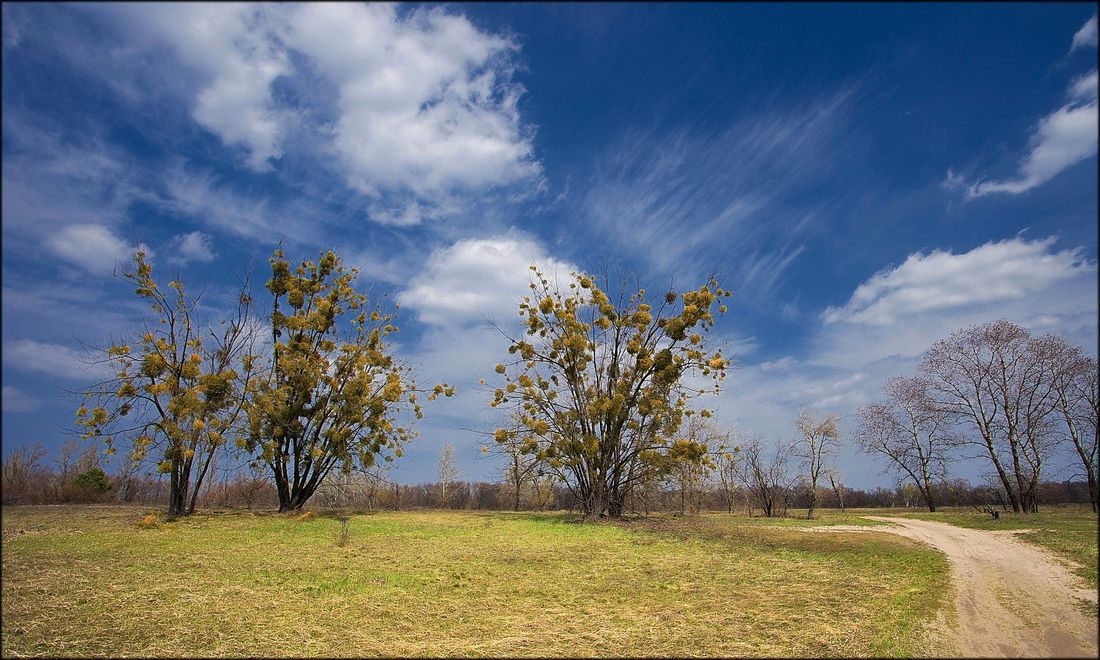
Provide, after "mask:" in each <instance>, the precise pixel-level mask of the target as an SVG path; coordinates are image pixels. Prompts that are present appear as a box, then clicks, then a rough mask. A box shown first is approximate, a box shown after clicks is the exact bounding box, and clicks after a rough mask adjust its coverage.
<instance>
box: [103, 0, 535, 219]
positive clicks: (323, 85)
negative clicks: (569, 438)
mask: <svg viewBox="0 0 1100 660" xmlns="http://www.w3.org/2000/svg"><path fill="white" fill-rule="evenodd" d="M106 11H111V12H116V13H121V15H122V16H123V18H124V19H126V20H128V21H131V22H132V23H133V24H135V25H136V26H137V27H138V28H140V29H143V30H144V31H145V32H146V33H149V34H153V35H155V37H156V38H158V39H159V42H160V43H167V44H168V45H170V46H171V47H172V49H173V50H174V51H175V52H176V54H177V55H178V57H179V58H180V60H182V61H183V62H184V63H186V64H188V65H190V66H191V67H193V68H194V69H196V70H197V71H199V72H200V77H201V78H202V82H201V83H200V85H199V87H200V89H199V90H198V91H197V93H196V99H195V102H194V103H195V106H194V109H193V116H194V118H195V120H196V121H197V122H198V123H200V124H201V125H203V126H204V127H206V128H207V129H209V130H210V131H212V132H213V133H215V134H216V135H218V136H219V137H220V138H221V139H222V141H223V142H225V143H226V144H242V145H244V146H245V147H246V148H247V150H248V163H249V164H250V165H251V166H252V167H254V168H257V169H264V168H267V167H270V164H271V161H272V160H273V159H275V158H278V157H281V156H283V155H285V151H286V150H287V149H288V148H290V147H291V145H292V140H291V139H290V138H291V133H292V132H294V131H312V134H311V137H313V138H320V140H317V139H309V140H300V141H299V143H301V144H309V143H316V142H318V141H320V142H322V143H324V144H325V145H327V146H326V147H324V148H322V149H320V150H319V151H321V152H322V155H323V156H325V157H328V158H331V156H333V155H335V157H336V159H337V161H338V163H339V165H340V167H341V174H342V175H343V176H344V177H345V179H346V181H347V183H348V184H349V185H350V186H351V187H353V188H354V189H356V190H358V191H360V192H362V193H365V194H367V195H369V196H371V197H372V198H374V199H375V200H376V201H383V202H384V204H381V205H379V206H377V207H376V210H378V211H379V213H378V220H379V221H381V222H383V223H385V222H389V223H395V224H415V223H417V222H419V221H420V220H421V219H422V218H423V217H431V216H432V215H433V213H435V214H438V212H437V211H433V209H435V207H441V206H443V207H445V206H447V205H448V197H449V196H450V195H451V194H452V193H461V192H464V191H481V190H485V189H488V188H493V187H496V186H502V185H507V184H512V183H516V182H519V181H534V182H536V183H537V180H538V179H539V177H540V173H541V166H540V165H539V163H538V161H537V160H536V159H535V157H534V146H533V141H532V136H531V130H530V128H529V127H525V126H523V125H522V123H521V121H520V116H519V111H518V108H517V101H518V100H519V97H520V96H521V94H522V93H523V89H522V87H521V86H520V85H518V84H516V83H515V82H514V81H513V80H512V78H513V70H514V66H513V64H512V56H513V54H514V53H515V52H516V51H517V50H518V46H517V45H516V44H515V43H513V42H512V41H511V40H510V39H508V38H507V37H504V36H500V35H495V34H489V33H486V32H483V31H481V30H479V29H478V28H477V27H475V26H474V25H473V24H472V23H471V22H470V21H469V20H467V19H466V18H465V17H464V16H461V15H457V14H453V13H449V12H447V11H445V10H443V9H439V8H436V9H424V8H417V9H414V10H412V11H409V12H404V13H403V14H399V12H398V9H397V8H396V6H395V5H393V4H388V3H385V4H383V3H376V4H374V3H372V4H365V3H307V4H300V5H228V6H227V5H203V4H198V5H191V4H185V3H184V4H163V5H153V6H149V5H145V6H137V5H133V6H123V7H120V8H110V9H108V10H106ZM292 79H293V80H297V81H299V82H302V83H303V85H304V86H305V87H306V88H308V90H309V91H308V93H306V92H304V93H301V94H297V96H296V97H295V98H293V99H291V100H288V99H287V98H284V95H281V94H280V93H278V92H277V90H276V87H277V85H276V83H277V82H278V81H279V80H292ZM325 90H332V91H330V92H326V91H325Z"/></svg>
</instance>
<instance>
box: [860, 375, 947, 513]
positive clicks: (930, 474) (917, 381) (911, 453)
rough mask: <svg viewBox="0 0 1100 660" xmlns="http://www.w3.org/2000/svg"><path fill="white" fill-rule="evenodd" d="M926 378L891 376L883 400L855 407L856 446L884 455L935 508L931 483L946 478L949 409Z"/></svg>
mask: <svg viewBox="0 0 1100 660" xmlns="http://www.w3.org/2000/svg"><path fill="white" fill-rule="evenodd" d="M930 386H931V384H930V382H929V381H928V379H926V378H905V377H901V376H898V377H894V378H891V379H890V380H888V381H886V384H885V385H883V388H882V390H883V393H884V394H885V395H886V400H885V401H884V402H882V403H871V404H868V405H866V406H862V407H861V408H859V409H858V410H857V411H856V415H857V416H858V417H859V426H858V428H857V429H856V434H855V439H856V443H857V444H858V445H859V448H860V449H861V450H862V451H864V452H866V453H869V454H878V455H880V456H884V457H886V459H887V468H886V469H887V471H889V472H892V473H893V474H894V476H896V477H897V478H898V479H899V480H902V481H904V480H909V481H911V482H912V483H913V485H915V486H916V487H917V490H918V491H919V492H920V495H921V497H922V498H924V503H925V505H927V506H928V510H929V511H935V510H936V504H937V503H936V498H935V489H934V487H933V486H934V484H935V483H937V482H942V481H943V480H944V479H946V478H947V451H948V449H949V448H950V446H951V439H950V437H949V435H948V432H947V431H948V421H947V415H946V414H945V413H944V412H943V411H942V410H941V409H939V408H937V407H936V406H935V405H933V403H932V400H931V399H930V398H929V396H928V389H929V387H930Z"/></svg>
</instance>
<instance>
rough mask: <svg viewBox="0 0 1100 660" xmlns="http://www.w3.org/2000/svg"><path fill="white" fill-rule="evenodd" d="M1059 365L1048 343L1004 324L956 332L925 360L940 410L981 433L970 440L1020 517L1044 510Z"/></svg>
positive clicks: (922, 368) (923, 364) (924, 367)
mask: <svg viewBox="0 0 1100 660" xmlns="http://www.w3.org/2000/svg"><path fill="white" fill-rule="evenodd" d="M1055 364H1056V362H1055V361H1054V360H1053V358H1052V350H1051V348H1050V343H1049V339H1048V338H1040V339H1038V340H1036V339H1035V338H1033V337H1032V336H1031V333H1029V332H1028V331H1027V330H1026V329H1024V328H1022V327H1020V326H1018V325H1016V324H1014V323H1010V322H1009V321H1006V320H1003V319H1002V320H999V321H994V322H993V323H987V324H984V325H978V326H972V327H969V328H965V329H963V330H958V331H956V332H954V333H952V334H951V336H950V337H948V338H947V339H942V340H940V341H938V342H936V343H935V344H933V345H932V348H930V349H929V350H928V352H927V353H925V356H924V358H923V360H922V361H921V365H920V371H921V372H922V374H924V375H925V376H927V377H928V379H929V382H930V387H929V396H930V397H931V399H932V401H933V403H934V405H935V406H936V407H937V408H938V409H939V410H941V411H943V412H945V413H947V414H948V415H950V417H951V418H952V419H953V420H956V421H959V422H964V423H965V424H967V425H969V426H972V427H973V428H974V430H976V431H977V432H978V436H979V437H978V438H977V439H974V440H973V441H971V442H973V443H974V444H977V445H979V446H981V447H982V448H983V449H984V450H985V453H986V454H987V455H988V456H989V459H990V461H991V462H992V463H993V467H994V470H995V471H996V474H997V478H998V479H1000V481H1001V484H1002V486H1003V487H1004V491H1005V494H1006V496H1007V498H1008V501H1009V503H1010V504H1011V506H1012V510H1013V511H1017V512H1018V511H1026V512H1034V511H1037V510H1038V501H1037V499H1036V498H1037V495H1038V486H1039V480H1040V478H1041V475H1042V468H1043V464H1044V462H1045V459H1046V457H1047V456H1048V455H1049V454H1050V452H1051V450H1052V449H1053V446H1054V440H1055V436H1054V433H1053V431H1054V427H1053V425H1052V423H1051V420H1050V413H1051V412H1052V410H1053V409H1054V407H1055V405H1056V402H1057V399H1056V397H1055V396H1054V388H1053V384H1054V378H1053V376H1052V371H1053V369H1054V367H1055Z"/></svg>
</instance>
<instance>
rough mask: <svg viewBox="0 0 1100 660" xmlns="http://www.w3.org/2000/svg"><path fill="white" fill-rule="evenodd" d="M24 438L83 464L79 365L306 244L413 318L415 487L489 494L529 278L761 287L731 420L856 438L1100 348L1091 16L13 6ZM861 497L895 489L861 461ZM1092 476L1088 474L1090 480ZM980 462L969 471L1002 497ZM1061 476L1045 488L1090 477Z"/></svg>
mask: <svg viewBox="0 0 1100 660" xmlns="http://www.w3.org/2000/svg"><path fill="white" fill-rule="evenodd" d="M2 18H3V216H2V227H3V271H2V275H3V298H2V304H3V327H2V330H3V413H4V414H3V447H4V452H5V454H6V453H7V452H9V451H11V450H12V449H13V448H15V447H18V446H20V445H22V444H25V443H34V442H40V443H42V444H44V445H45V446H47V447H49V448H56V447H57V446H59V445H60V443H61V442H62V441H63V440H64V437H65V435H64V433H65V431H66V429H68V428H70V425H71V422H70V420H71V419H72V417H73V411H74V409H75V407H76V405H77V402H76V401H75V400H74V399H72V397H71V396H69V395H67V394H66V391H67V390H72V389H75V388H78V387H79V386H80V385H81V384H82V383H87V382H88V381H89V380H90V379H91V378H92V377H94V373H90V372H89V371H88V370H87V368H86V367H85V365H84V364H83V363H82V362H81V361H80V359H79V358H80V356H81V350H82V348H81V347H82V345H83V344H103V343H104V342H105V341H107V340H108V339H109V337H110V336H111V335H112V333H115V334H118V333H119V332H122V331H124V330H125V329H126V328H130V327H133V325H134V324H135V323H136V322H137V321H138V319H139V318H140V314H141V313H142V307H141V305H139V304H138V303H137V302H136V301H135V300H134V299H133V296H132V293H131V292H130V291H129V289H128V287H126V286H125V285H123V284H122V283H121V282H120V281H118V280H117V279H115V278H114V277H112V272H113V268H114V265H115V264H116V263H118V262H119V261H121V260H124V259H126V256H127V254H130V253H132V251H133V249H134V248H135V247H136V246H139V245H143V246H144V247H145V249H147V250H149V251H151V252H152V253H153V255H154V273H159V274H160V275H161V276H167V275H169V274H176V273H178V274H179V276H180V277H181V278H182V279H183V280H184V281H185V282H186V283H188V284H189V285H190V286H192V287H195V288H197V287H199V286H205V287H206V289H207V291H208V293H207V298H206V300H207V301H208V302H209V304H210V306H211V307H210V308H211V311H212V312H215V313H216V311H217V309H218V307H219V305H226V304H228V303H229V302H230V301H231V300H232V292H233V290H234V287H235V286H236V284H237V283H238V282H239V281H240V279H241V278H242V276H243V274H244V271H245V270H246V268H247V265H248V264H249V263H250V262H252V263H254V264H255V267H256V272H257V277H256V280H257V281H261V278H262V277H263V275H262V274H263V271H264V269H265V268H266V259H267V257H268V256H269V255H270V253H271V251H272V250H273V249H274V248H275V246H276V245H277V244H278V243H279V242H280V241H281V242H282V243H283V246H284V249H285V250H286V251H287V252H288V253H289V254H290V255H292V256H297V257H300V258H305V257H312V256H314V255H315V254H316V253H317V251H318V250H321V249H326V248H334V249H336V250H337V252H338V253H340V254H341V255H342V256H344V257H345V258H346V259H347V260H348V261H349V262H351V263H352V264H354V265H356V266H358V267H359V268H360V269H361V271H362V281H361V283H362V285H363V287H364V288H367V289H369V290H370V292H371V294H372V296H374V297H378V296H382V295H389V296H391V297H392V299H394V300H397V301H400V302H401V303H402V306H401V316H400V319H401V328H402V330H401V333H400V341H399V344H398V345H397V346H396V349H397V350H398V351H399V352H400V354H401V355H402V356H403V357H405V358H407V359H409V360H411V361H412V362H413V363H414V364H417V365H419V370H420V378H421V380H422V381H423V382H438V381H441V380H446V381H447V382H450V383H452V384H455V385H456V386H457V387H458V392H459V394H458V396H457V397H455V398H454V399H452V400H448V401H441V402H436V403H435V404H434V405H432V406H431V407H430V408H429V409H428V410H427V418H426V419H425V420H424V421H422V422H421V423H420V424H419V426H418V428H419V430H420V432H421V437H420V438H419V439H417V440H416V441H415V442H413V443H412V444H410V445H409V447H408V451H407V453H406V457H405V458H403V459H401V460H400V461H399V462H398V463H397V464H396V466H395V468H394V470H393V472H392V476H393V477H394V478H396V479H398V480H401V481H405V482H413V481H425V480H431V479H433V478H434V476H435V459H436V457H437V456H438V453H439V450H440V448H441V447H442V446H443V444H444V443H445V442H453V443H454V444H455V446H456V450H457V454H458V458H459V462H460V466H461V467H462V469H463V471H464V476H466V477H467V478H493V476H494V474H495V469H496V468H495V466H494V465H493V464H492V463H491V462H490V461H487V460H485V459H483V458H481V457H480V456H479V452H478V449H479V448H480V446H481V444H482V439H481V438H480V437H479V436H478V435H477V434H476V433H473V432H471V431H469V430H465V429H488V428H491V427H492V426H493V425H494V423H495V421H496V418H495V417H494V414H493V413H491V412H490V411H489V409H488V407H487V402H488V401H489V399H490V395H489V394H487V393H486V391H484V388H482V387H480V386H478V379H480V378H482V377H485V378H491V376H492V367H493V365H494V364H496V362H498V361H499V359H500V358H501V356H502V355H504V349H505V346H506V344H505V342H504V340H503V339H502V338H501V337H500V336H499V334H497V333H496V331H494V330H492V329H491V328H490V327H488V325H487V323H486V319H492V320H495V321H497V322H499V323H501V324H503V325H505V326H507V325H508V324H510V323H512V322H513V321H512V319H513V318H514V317H515V310H516V305H517V303H518V299H519V297H520V296H521V295H523V293H524V292H525V290H526V277H527V273H528V271H527V265H528V264H530V263H532V262H535V263H539V264H540V265H542V266H543V267H544V268H546V269H549V270H560V271H561V272H568V271H569V270H571V269H587V270H595V269H601V268H603V267H604V266H605V265H610V266H613V267H615V268H620V269H623V270H626V271H630V272H633V273H636V274H637V275H638V277H639V281H640V283H641V284H642V285H643V286H646V287H649V288H652V289H662V288H664V287H667V286H669V285H670V284H672V285H673V286H679V287H685V286H689V285H691V284H696V283H698V282H699V281H700V280H701V279H702V278H703V277H705V276H706V275H707V274H708V272H711V271H716V272H718V273H719V274H720V275H721V276H722V278H723V281H724V283H725V284H726V285H727V286H729V287H731V288H732V289H733V290H734V291H735V295H734V297H733V302H732V304H731V308H730V313H729V314H727V315H726V317H725V318H724V319H723V320H722V322H721V323H720V326H719V327H718V328H717V334H716V336H715V337H714V339H715V340H716V341H717V342H719V343H722V344H723V345H725V346H727V349H726V350H725V351H724V352H725V353H726V354H730V353H732V354H733V356H734V360H735V364H736V369H734V370H733V371H732V372H731V375H730V377H729V378H728V379H727V381H726V383H725V386H724V392H723V394H722V395H720V396H719V397H718V398H717V399H715V400H712V401H710V402H708V404H709V406H710V407H713V408H715V409H716V410H717V411H718V420H719V421H720V422H721V423H722V424H723V425H725V426H736V427H737V428H739V429H743V430H746V431H756V432H760V433H763V434H765V435H767V436H768V437H770V438H773V439H776V440H783V439H787V438H790V437H792V436H793V433H794V428H793V420H794V418H795V417H796V416H797V413H798V406H799V405H807V406H811V407H813V409H815V410H817V411H819V412H821V413H836V414H839V415H841V418H842V432H843V430H844V429H845V428H847V429H849V430H850V429H851V428H852V427H853V426H854V420H853V417H852V413H853V412H854V410H855V408H856V407H857V406H859V405H860V404H862V403H866V402H868V401H871V400H873V399H874V398H875V397H876V396H877V393H878V391H879V388H880V386H881V384H882V382H883V381H884V380H885V379H886V378H888V377H890V376H893V375H897V374H907V373H910V372H911V371H912V369H913V365H914V364H915V362H916V360H917V359H918V357H919V355H920V353H921V352H922V351H923V350H924V349H926V348H927V347H928V346H929V345H930V344H931V343H932V342H933V341H934V340H936V339H938V338H940V337H943V336H945V335H947V334H948V333H950V332H951V331H952V330H954V329H956V328H959V327H963V326H966V325H968V324H971V323H978V322H984V321H988V320H993V319H995V318H1000V317H1005V318H1009V319H1011V320H1013V321H1016V322H1018V323H1021V324H1023V325H1025V326H1027V327H1029V328H1031V329H1033V330H1035V331H1037V332H1048V331H1052V332H1057V333H1059V334H1062V335H1064V336H1066V337H1068V338H1070V339H1072V340H1073V341H1077V342H1080V343H1081V344H1083V345H1085V346H1086V348H1087V350H1089V351H1090V352H1091V353H1092V354H1094V355H1095V351H1096V348H1095V347H1096V341H1097V302H1096V298H1097V271H1096V263H1097V159H1096V151H1097V36H1096V34H1097V33H1096V13H1095V5H1090V4H1054V3H1047V4H1042V5H1039V4H1032V5H1028V4H1005V5H996V4H973V5H949V4H939V3H936V4H892V3H891V4H885V5H865V4H859V5H829V4H808V5H776V4H766V5H748V4H732V5H721V4H704V5H688V6H685V5H676V6H666V5H653V4H644V5H626V4H607V5H595V4H561V5H553V4H532V5H499V4H485V5H481V4H463V5H442V6H435V5H423V6H421V5H369V6H367V5H355V4H340V5H335V6H323V5H308V6H296V5H276V6H271V5H243V6H228V5H216V4H206V3H196V4H186V5H139V4H132V5H131V4H91V5H31V4H5V5H4V6H3V16H2ZM838 461H839V463H840V465H841V467H842V469H843V471H844V472H845V475H846V478H847V481H848V483H849V484H851V485H852V486H857V487H870V486H873V485H875V484H879V483H883V484H886V483H888V482H887V481H886V479H885V478H884V477H882V476H880V474H879V469H880V467H881V466H879V465H878V464H877V463H875V462H874V461H873V460H871V459H869V458H866V457H862V456H858V455H856V454H855V453H854V452H852V451H851V449H850V448H849V449H845V450H844V451H842V452H841V454H840V455H839V456H838ZM1064 464H1065V461H1062V465H1064ZM981 469H982V468H981V464H980V463H973V462H971V463H962V464H960V465H958V466H957V470H956V472H957V474H959V475H960V476H964V477H975V476H976V475H977V474H978V473H979V472H980V471H981ZM1069 475H1070V472H1069V471H1067V470H1065V469H1062V468H1058V469H1056V470H1055V471H1054V472H1052V473H1050V474H1049V476H1050V477H1052V478H1065V477H1066V476H1069Z"/></svg>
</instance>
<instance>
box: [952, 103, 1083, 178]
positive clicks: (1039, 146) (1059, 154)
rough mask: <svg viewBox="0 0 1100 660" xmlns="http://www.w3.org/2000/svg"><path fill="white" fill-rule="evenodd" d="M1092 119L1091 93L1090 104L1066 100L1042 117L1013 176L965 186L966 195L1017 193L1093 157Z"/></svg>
mask: <svg viewBox="0 0 1100 660" xmlns="http://www.w3.org/2000/svg"><path fill="white" fill-rule="evenodd" d="M1094 88H1095V85H1094ZM1096 121H1097V114H1096V97H1095V95H1093V100H1092V101H1091V102H1090V103H1085V104H1075V103H1070V104H1068V105H1065V106H1062V107H1061V108H1059V109H1058V110H1056V111H1054V112H1053V113H1051V114H1049V115H1047V116H1046V117H1043V118H1042V119H1041V120H1040V121H1039V124H1038V126H1036V128H1035V131H1034V133H1033V134H1032V136H1031V140H1030V142H1031V150H1030V151H1029V152H1028V154H1027V156H1025V157H1024V159H1023V160H1022V161H1021V162H1020V171H1019V174H1018V175H1017V177H1016V178H1015V179H1008V180H1005V181H980V182H978V183H975V184H973V185H971V186H970V187H969V188H967V191H966V196H967V198H968V199H973V198H975V197H982V196H983V195H988V194H990V193H1009V194H1012V195H1017V194H1019V193H1022V192H1026V191H1028V190H1031V189H1032V188H1034V187H1036V186H1039V185H1042V184H1044V183H1046V182H1047V181H1050V180H1051V179H1053V178H1054V177H1055V176H1057V175H1058V174H1060V173H1061V172H1062V171H1063V170H1065V169H1066V168H1068V167H1070V166H1071V165H1074V164H1076V163H1079V162H1081V161H1082V160H1085V159H1086V158H1090V157H1092V156H1095V155H1096V143H1097V130H1096Z"/></svg>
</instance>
